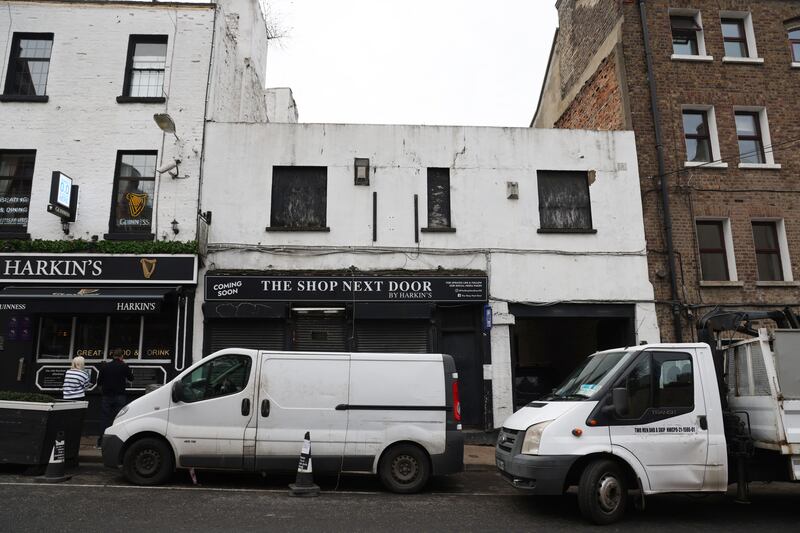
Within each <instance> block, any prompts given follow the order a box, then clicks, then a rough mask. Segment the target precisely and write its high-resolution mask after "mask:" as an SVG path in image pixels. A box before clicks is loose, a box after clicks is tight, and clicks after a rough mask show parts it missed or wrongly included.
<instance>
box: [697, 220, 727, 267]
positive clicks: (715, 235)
mask: <svg viewBox="0 0 800 533" xmlns="http://www.w3.org/2000/svg"><path fill="white" fill-rule="evenodd" d="M696 230H697V248H698V252H699V254H700V272H701V275H702V279H703V281H730V280H735V279H736V277H735V272H734V271H733V268H730V267H731V266H732V263H733V258H732V257H731V256H730V255H729V248H730V245H729V241H730V240H731V238H730V224H729V222H728V221H727V220H698V221H697V222H696Z"/></svg>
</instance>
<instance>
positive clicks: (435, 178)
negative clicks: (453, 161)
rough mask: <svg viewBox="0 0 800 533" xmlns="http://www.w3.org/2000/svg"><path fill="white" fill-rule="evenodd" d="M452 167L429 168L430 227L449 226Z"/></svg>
mask: <svg viewBox="0 0 800 533" xmlns="http://www.w3.org/2000/svg"><path fill="white" fill-rule="evenodd" d="M449 227H451V223H450V169H449V168H429V169H428V228H449Z"/></svg>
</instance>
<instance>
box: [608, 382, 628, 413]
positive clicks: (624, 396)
mask: <svg viewBox="0 0 800 533" xmlns="http://www.w3.org/2000/svg"><path fill="white" fill-rule="evenodd" d="M628 401H629V398H628V389H626V388H624V387H618V388H616V389H612V390H611V403H612V405H613V407H614V414H615V415H617V416H618V417H624V416H626V415H627V414H628Z"/></svg>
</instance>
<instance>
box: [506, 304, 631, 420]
mask: <svg viewBox="0 0 800 533" xmlns="http://www.w3.org/2000/svg"><path fill="white" fill-rule="evenodd" d="M559 307H567V306H559ZM592 307H593V306H588V305H587V306H580V309H573V310H571V311H570V310H567V312H565V310H564V309H561V310H560V312H559V309H551V312H552V314H553V315H556V316H516V313H514V314H515V321H516V323H515V325H514V326H513V327H512V344H511V363H512V372H513V382H514V390H513V397H514V409H515V410H517V409H519V408H521V407H522V406H524V405H526V404H527V403H529V402H531V401H533V400H536V399H538V398H540V397H542V396H544V395H545V394H549V393H550V392H551V391H552V389H553V388H555V387H556V386H558V385H559V384H560V383H561V382H562V381H563V380H564V379H566V378H567V376H569V374H570V373H571V372H572V371H573V370H574V369H575V367H577V366H578V365H579V364H580V362H581V361H583V359H584V358H585V357H586V356H587V355H589V354H592V353H594V352H596V351H599V350H606V349H609V348H615V347H619V346H630V345H632V344H635V331H634V321H633V317H632V316H626V315H629V314H632V313H633V306H598V307H602V308H603V309H602V310H601V309H597V310H594V309H592ZM628 307H630V309H628ZM608 308H614V309H608ZM517 311H520V312H519V314H520V315H524V314H532V313H530V311H528V313H526V310H525V309H522V310H517ZM601 311H605V312H601ZM609 311H613V312H609ZM591 313H595V315H600V316H569V315H573V314H577V315H590V314H591ZM559 315H561V316H559ZM564 315H566V316H564Z"/></svg>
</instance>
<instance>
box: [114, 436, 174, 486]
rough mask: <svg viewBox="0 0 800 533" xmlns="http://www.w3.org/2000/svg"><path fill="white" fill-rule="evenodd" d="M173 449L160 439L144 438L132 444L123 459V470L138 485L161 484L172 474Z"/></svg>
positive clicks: (129, 479)
mask: <svg viewBox="0 0 800 533" xmlns="http://www.w3.org/2000/svg"><path fill="white" fill-rule="evenodd" d="M173 468H174V466H173V464H172V451H171V450H170V448H169V445H168V444H167V443H166V442H164V441H163V440H160V439H153V438H144V439H140V440H137V441H136V442H134V443H133V444H131V446H130V448H128V449H127V450H126V451H125V456H124V457H123V459H122V471H123V472H124V473H125V477H126V478H127V479H128V481H130V482H131V483H134V484H136V485H161V484H162V483H165V482H166V481H167V480H168V479H169V477H170V476H171V475H172V470H173Z"/></svg>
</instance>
